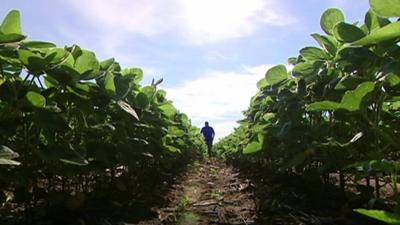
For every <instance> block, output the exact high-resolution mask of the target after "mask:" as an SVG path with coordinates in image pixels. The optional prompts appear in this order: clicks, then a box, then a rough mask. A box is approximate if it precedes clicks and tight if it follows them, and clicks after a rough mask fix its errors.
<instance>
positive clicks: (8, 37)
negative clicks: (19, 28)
mask: <svg viewBox="0 0 400 225" xmlns="http://www.w3.org/2000/svg"><path fill="white" fill-rule="evenodd" d="M25 38H26V36H24V35H22V34H1V33H0V44H4V43H14V42H19V41H22V40H24V39H25Z"/></svg>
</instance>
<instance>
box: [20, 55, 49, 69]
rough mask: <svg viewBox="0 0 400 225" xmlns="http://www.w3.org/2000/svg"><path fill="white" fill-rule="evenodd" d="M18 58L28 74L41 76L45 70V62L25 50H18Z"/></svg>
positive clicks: (39, 56) (40, 57)
mask: <svg viewBox="0 0 400 225" xmlns="http://www.w3.org/2000/svg"><path fill="white" fill-rule="evenodd" d="M18 57H19V60H21V62H22V63H23V64H24V65H25V66H26V68H27V69H28V70H29V72H30V73H33V74H41V73H43V71H44V70H45V68H46V65H47V62H46V60H45V59H44V58H43V57H42V56H41V55H40V54H36V53H34V52H32V51H29V50H25V49H19V50H18Z"/></svg>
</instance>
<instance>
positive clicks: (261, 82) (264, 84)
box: [257, 77, 268, 90]
mask: <svg viewBox="0 0 400 225" xmlns="http://www.w3.org/2000/svg"><path fill="white" fill-rule="evenodd" d="M267 86H268V82H267V79H266V78H265V77H264V78H262V79H261V80H259V81H258V82H257V88H258V89H259V90H262V89H264V88H266V87H267Z"/></svg>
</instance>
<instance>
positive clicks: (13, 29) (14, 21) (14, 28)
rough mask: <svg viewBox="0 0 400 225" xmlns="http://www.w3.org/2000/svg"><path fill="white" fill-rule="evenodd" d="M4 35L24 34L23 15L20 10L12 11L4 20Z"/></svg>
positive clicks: (2, 29)
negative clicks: (22, 26) (22, 27)
mask: <svg viewBox="0 0 400 225" xmlns="http://www.w3.org/2000/svg"><path fill="white" fill-rule="evenodd" d="M0 32H1V33H3V34H22V29H21V15H20V13H19V11H18V10H11V11H10V12H9V13H8V14H7V16H6V17H5V18H4V20H3V23H2V24H1V26H0Z"/></svg>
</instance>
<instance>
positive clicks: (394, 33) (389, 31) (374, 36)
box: [352, 22, 400, 46]
mask: <svg viewBox="0 0 400 225" xmlns="http://www.w3.org/2000/svg"><path fill="white" fill-rule="evenodd" d="M396 38H400V22H395V23H390V24H388V25H386V26H384V27H382V28H378V29H375V30H373V31H371V33H370V34H369V35H367V36H365V37H364V38H361V39H360V40H358V41H355V42H353V43H352V45H361V46H365V45H373V44H379V43H381V42H383V41H388V40H393V39H396Z"/></svg>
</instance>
